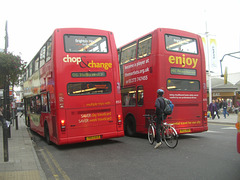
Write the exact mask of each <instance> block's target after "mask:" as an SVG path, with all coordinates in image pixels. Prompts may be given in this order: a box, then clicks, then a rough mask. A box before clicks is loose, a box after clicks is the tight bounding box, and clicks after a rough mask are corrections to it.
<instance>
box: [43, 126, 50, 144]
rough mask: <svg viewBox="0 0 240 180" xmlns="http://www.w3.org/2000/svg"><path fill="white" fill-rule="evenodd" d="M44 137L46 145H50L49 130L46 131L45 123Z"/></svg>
mask: <svg viewBox="0 0 240 180" xmlns="http://www.w3.org/2000/svg"><path fill="white" fill-rule="evenodd" d="M44 135H45V138H46V141H47V143H48V144H49V145H50V144H52V142H51V141H50V136H49V129H48V125H47V123H46V122H45V124H44Z"/></svg>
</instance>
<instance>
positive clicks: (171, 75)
mask: <svg viewBox="0 0 240 180" xmlns="http://www.w3.org/2000/svg"><path fill="white" fill-rule="evenodd" d="M158 33H159V38H158V39H159V41H160V42H159V44H160V46H162V47H165V48H164V49H163V53H161V54H158V55H157V57H156V58H158V59H159V61H157V62H158V63H159V65H158V66H157V67H159V69H158V70H157V72H158V73H157V76H158V77H161V78H160V79H164V80H165V81H164V82H162V81H161V80H160V82H159V84H158V85H159V88H163V89H165V94H164V96H165V97H167V98H168V99H170V100H171V101H172V102H173V104H174V105H175V106H174V111H173V114H172V115H170V116H168V117H167V121H168V122H169V123H172V124H174V125H175V127H176V129H177V131H178V133H179V134H184V133H196V132H203V131H207V130H208V125H207V84H206V68H205V56H204V50H203V45H202V40H201V37H200V36H199V35H196V34H192V33H189V32H185V31H179V30H173V29H159V30H158ZM162 42H164V43H162Z"/></svg>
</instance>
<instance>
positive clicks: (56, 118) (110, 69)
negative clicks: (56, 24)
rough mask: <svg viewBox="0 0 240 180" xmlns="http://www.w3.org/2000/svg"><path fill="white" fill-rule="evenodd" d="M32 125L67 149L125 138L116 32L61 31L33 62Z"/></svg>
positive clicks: (29, 81)
mask: <svg viewBox="0 0 240 180" xmlns="http://www.w3.org/2000/svg"><path fill="white" fill-rule="evenodd" d="M24 101H25V108H26V111H25V112H26V116H25V117H26V124H27V125H28V126H29V127H30V128H31V129H32V130H33V131H35V132H37V133H38V134H40V135H41V136H44V137H46V140H47V142H48V143H49V144H50V143H51V142H53V143H55V144H57V145H61V144H70V143H78V142H84V141H92V140H99V139H106V138H113V137H121V136H124V131H123V122H122V107H121V90H120V75H119V66H118V54H117V48H116V45H115V40H114V36H113V33H112V32H109V31H103V30H94V29H84V28H62V29H56V30H55V31H54V32H53V34H52V35H51V37H50V38H49V39H48V40H47V41H46V43H45V44H44V45H43V46H42V48H41V49H40V50H39V52H38V53H37V54H36V56H35V57H34V58H33V59H32V61H31V62H30V63H29V64H28V66H27V68H26V73H25V81H24Z"/></svg>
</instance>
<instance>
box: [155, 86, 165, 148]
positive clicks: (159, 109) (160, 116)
mask: <svg viewBox="0 0 240 180" xmlns="http://www.w3.org/2000/svg"><path fill="white" fill-rule="evenodd" d="M163 94H164V91H163V90H162V89H158V90H157V99H156V101H155V107H156V114H157V119H156V139H157V143H156V145H155V147H154V148H155V149H156V148H158V147H159V146H160V145H161V144H162V142H161V141H162V138H161V136H160V129H162V128H161V124H162V121H163V120H164V119H165V115H164V112H163V111H164V107H165V104H164V100H163Z"/></svg>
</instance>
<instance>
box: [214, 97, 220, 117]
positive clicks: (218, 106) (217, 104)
mask: <svg viewBox="0 0 240 180" xmlns="http://www.w3.org/2000/svg"><path fill="white" fill-rule="evenodd" d="M215 104H216V106H217V111H216V115H217V117H218V119H219V118H220V115H219V109H220V104H219V102H218V99H216V102H215Z"/></svg>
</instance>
